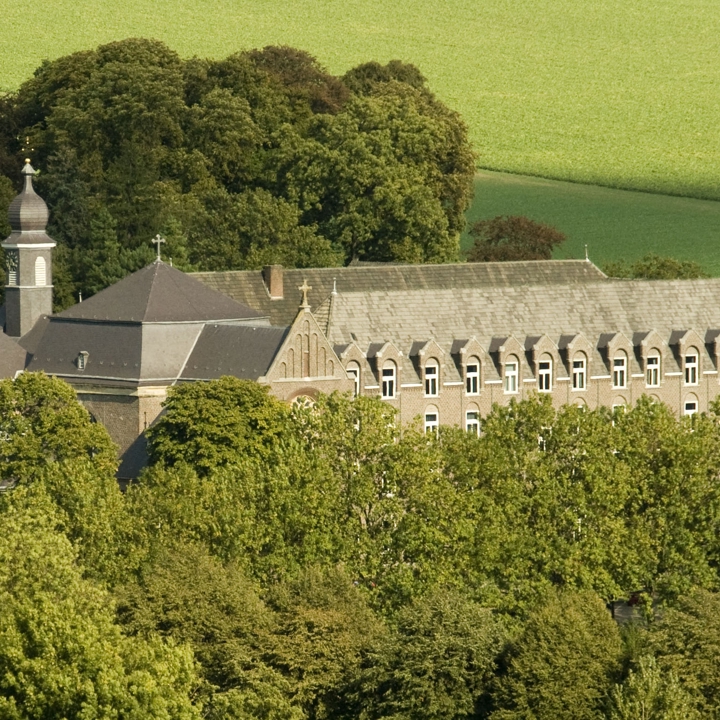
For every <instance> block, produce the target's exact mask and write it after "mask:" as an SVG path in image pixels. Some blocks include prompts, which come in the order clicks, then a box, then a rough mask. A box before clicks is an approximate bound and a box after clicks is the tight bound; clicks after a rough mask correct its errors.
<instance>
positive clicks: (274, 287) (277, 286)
mask: <svg viewBox="0 0 720 720" xmlns="http://www.w3.org/2000/svg"><path fill="white" fill-rule="evenodd" d="M262 275H263V281H264V282H265V287H266V288H267V291H268V293H269V294H270V299H271V300H282V299H283V297H284V294H283V266H282V265H266V266H265V267H264V268H263V269H262Z"/></svg>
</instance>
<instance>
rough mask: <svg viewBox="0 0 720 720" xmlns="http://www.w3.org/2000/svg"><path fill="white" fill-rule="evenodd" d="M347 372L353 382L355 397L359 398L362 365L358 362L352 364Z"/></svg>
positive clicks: (346, 369)
mask: <svg viewBox="0 0 720 720" xmlns="http://www.w3.org/2000/svg"><path fill="white" fill-rule="evenodd" d="M345 372H346V373H347V374H348V375H349V376H350V377H351V378H352V380H353V397H359V395H360V365H359V364H358V363H356V362H351V363H349V364H348V366H347V367H346V368H345Z"/></svg>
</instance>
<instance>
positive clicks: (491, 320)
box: [328, 279, 720, 349]
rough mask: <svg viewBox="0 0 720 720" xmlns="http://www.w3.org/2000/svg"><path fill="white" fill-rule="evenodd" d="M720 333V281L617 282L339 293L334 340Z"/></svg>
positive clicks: (332, 324) (331, 328)
mask: <svg viewBox="0 0 720 720" xmlns="http://www.w3.org/2000/svg"><path fill="white" fill-rule="evenodd" d="M690 328H694V329H696V330H699V331H702V332H703V333H704V332H705V331H706V330H709V329H712V328H720V279H709V280H674V281H666V280H658V281H647V280H635V281H627V280H616V281H609V280H608V281H605V282H601V283H586V284H580V283H578V284H576V285H537V286H534V287H517V286H506V287H494V288H487V289H469V288H457V289H451V290H433V291H428V290H409V291H384V292H366V293H340V294H339V295H337V297H335V298H334V303H333V312H332V317H331V320H330V325H329V328H328V337H329V339H330V341H331V342H333V343H336V344H341V343H346V342H350V341H351V340H352V339H353V336H354V337H355V338H357V341H358V343H359V344H360V345H361V346H363V345H364V346H367V345H368V344H369V343H374V342H379V341H382V340H391V341H393V342H395V343H396V344H397V343H400V344H402V345H403V347H404V348H405V349H409V348H410V346H411V344H412V343H413V342H414V341H417V340H418V339H424V338H434V339H435V340H437V341H438V342H440V343H444V344H451V343H452V342H453V340H455V339H458V338H467V337H471V336H473V335H474V336H476V337H477V338H478V339H481V338H484V339H485V340H486V341H488V344H489V341H490V340H491V339H492V338H493V337H501V336H507V335H515V336H516V337H517V338H518V339H521V340H522V339H524V338H525V337H527V336H537V335H543V334H547V335H549V336H550V337H551V338H552V339H553V340H554V341H555V342H557V341H558V340H559V338H560V336H561V335H572V334H575V333H582V334H584V335H585V336H586V337H587V338H588V340H589V341H590V342H591V343H593V344H595V343H597V341H598V340H599V338H600V336H601V335H602V334H603V333H616V332H621V333H624V334H625V335H626V336H627V337H628V338H632V337H633V335H634V334H635V333H637V332H641V331H648V330H653V329H654V330H657V331H658V332H659V333H660V334H661V335H662V336H663V337H666V338H667V340H668V341H669V339H670V335H671V333H672V332H673V331H674V330H687V329H690Z"/></svg>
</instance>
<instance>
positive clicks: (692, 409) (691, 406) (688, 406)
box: [685, 402, 697, 415]
mask: <svg viewBox="0 0 720 720" xmlns="http://www.w3.org/2000/svg"><path fill="white" fill-rule="evenodd" d="M696 412H697V403H696V402H686V403H685V415H694V414H695V413H696Z"/></svg>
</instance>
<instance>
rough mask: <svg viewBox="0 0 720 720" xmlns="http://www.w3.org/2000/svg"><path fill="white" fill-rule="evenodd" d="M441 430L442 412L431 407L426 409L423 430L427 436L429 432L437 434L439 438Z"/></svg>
mask: <svg viewBox="0 0 720 720" xmlns="http://www.w3.org/2000/svg"><path fill="white" fill-rule="evenodd" d="M439 429H440V412H439V410H438V409H437V408H436V407H435V406H433V405H431V406H429V407H426V408H425V412H424V413H423V430H424V432H425V435H427V434H428V433H429V432H432V433H435V436H437V434H438V432H439Z"/></svg>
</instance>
